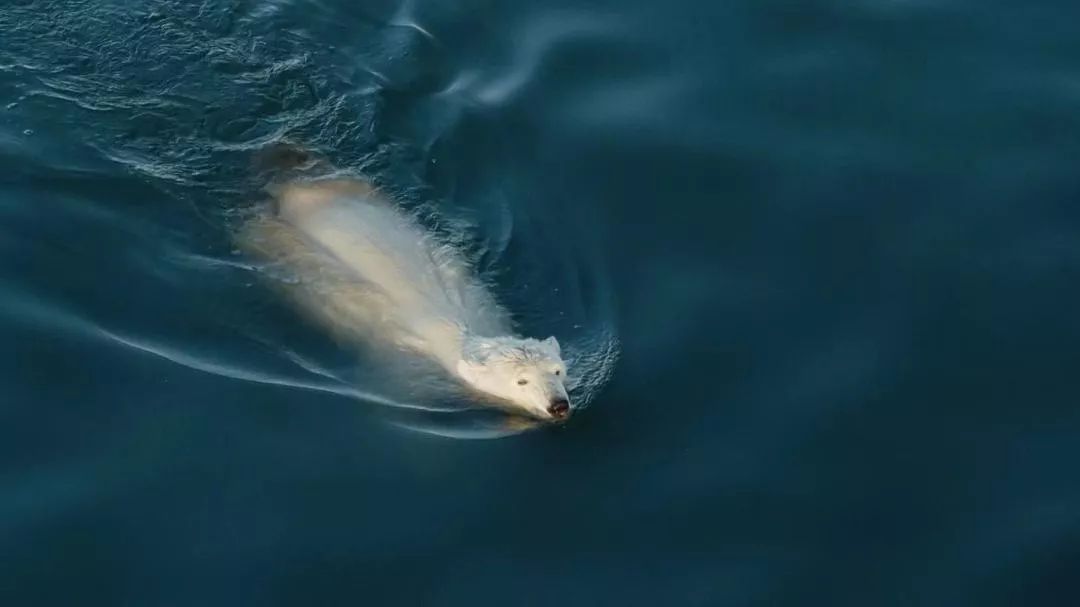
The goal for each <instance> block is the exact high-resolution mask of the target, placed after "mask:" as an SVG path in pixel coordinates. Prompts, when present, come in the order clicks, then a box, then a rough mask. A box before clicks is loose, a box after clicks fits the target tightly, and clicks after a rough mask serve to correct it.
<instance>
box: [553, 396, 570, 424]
mask: <svg viewBox="0 0 1080 607" xmlns="http://www.w3.org/2000/svg"><path fill="white" fill-rule="evenodd" d="M548 413H550V414H551V417H554V418H555V419H566V417H568V416H569V415H570V401H568V400H566V399H565V398H559V399H556V400H553V401H551V406H550V407H548Z"/></svg>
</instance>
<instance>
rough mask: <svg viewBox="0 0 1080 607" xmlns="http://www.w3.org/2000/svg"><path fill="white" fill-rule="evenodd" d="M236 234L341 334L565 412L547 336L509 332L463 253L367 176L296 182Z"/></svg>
mask: <svg viewBox="0 0 1080 607" xmlns="http://www.w3.org/2000/svg"><path fill="white" fill-rule="evenodd" d="M274 195H275V204H274V209H273V210H272V211H268V212H264V213H261V214H259V215H257V216H256V217H255V218H254V219H252V220H251V221H250V222H248V224H247V225H246V227H245V229H244V230H243V232H242V233H241V235H240V241H241V244H242V245H243V246H244V248H246V249H248V250H250V251H253V252H255V253H256V254H258V255H259V256H261V257H262V258H264V259H266V260H268V261H270V262H271V263H276V264H281V265H282V266H284V267H285V268H286V269H287V271H288V273H289V275H290V276H291V280H290V281H289V283H290V286H289V291H290V292H291V294H292V297H293V298H294V299H295V301H296V302H297V303H298V305H299V306H300V307H301V308H302V309H303V310H304V311H305V312H307V313H308V314H309V315H311V316H313V317H315V318H316V319H317V320H318V321H320V322H321V323H322V324H324V325H325V326H326V327H327V328H328V329H330V330H331V331H332V332H333V333H335V334H336V335H337V336H338V337H340V338H343V339H349V340H358V341H365V342H369V343H381V344H389V345H392V346H394V347H397V348H401V349H407V350H409V351H412V352H414V353H417V354H420V355H422V356H426V357H428V358H430V359H431V360H433V361H435V362H436V363H438V364H439V365H440V366H441V367H443V368H444V369H445V370H446V371H447V372H448V373H449V374H450V375H452V376H454V377H457V378H458V379H459V380H462V381H463V382H464V383H465V384H467V385H470V386H472V387H473V388H475V389H477V390H479V391H481V392H484V393H487V394H489V395H492V396H495V397H497V398H499V399H502V400H504V401H507V402H509V403H512V404H514V405H517V407H518V408H519V409H521V410H522V411H523V412H525V413H528V414H530V415H532V416H534V417H539V418H542V419H562V418H565V417H566V416H567V415H568V414H569V402H568V398H567V396H566V389H565V387H564V385H563V381H564V379H565V374H566V373H565V365H564V364H563V362H562V360H561V356H560V353H559V348H558V343H557V342H555V340H554V338H551V339H548V340H545V341H537V340H533V339H527V338H519V337H515V336H513V334H512V331H511V325H510V320H509V315H508V314H507V313H506V312H505V310H503V309H502V308H501V307H500V306H499V305H498V303H497V302H496V301H495V298H494V297H493V296H492V295H491V293H490V292H489V291H488V289H487V288H486V287H485V285H484V284H483V283H482V282H481V281H480V280H479V278H478V277H477V276H476V275H475V274H474V273H473V272H472V270H471V268H470V267H469V265H468V264H467V263H466V261H465V259H464V257H463V256H462V255H461V254H460V253H459V252H458V251H456V250H455V249H454V248H453V247H452V246H450V245H447V244H444V243H441V242H440V241H439V240H438V239H437V238H436V237H434V236H433V235H431V234H430V233H428V232H427V231H426V230H425V229H424V228H423V227H422V226H421V225H420V223H419V222H418V221H416V220H415V219H414V218H413V217H412V216H410V215H408V214H406V213H403V212H402V211H401V210H399V209H398V207H397V206H396V205H395V204H394V203H393V202H391V201H389V200H387V199H385V198H384V197H382V196H381V195H380V194H379V193H378V192H376V191H375V190H374V189H373V188H371V187H370V186H369V185H368V184H367V183H365V182H363V181H358V180H325V181H309V182H304V181H298V182H292V183H288V184H285V185H283V186H280V187H278V188H276V189H275V191H274Z"/></svg>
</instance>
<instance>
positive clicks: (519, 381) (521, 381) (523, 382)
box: [518, 379, 529, 386]
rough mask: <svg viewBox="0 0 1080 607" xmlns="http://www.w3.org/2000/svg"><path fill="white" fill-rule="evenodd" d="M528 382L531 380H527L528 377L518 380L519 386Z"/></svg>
mask: <svg viewBox="0 0 1080 607" xmlns="http://www.w3.org/2000/svg"><path fill="white" fill-rule="evenodd" d="M527 383H529V380H527V379H519V380H518V385H519V386H524V385H525V384H527Z"/></svg>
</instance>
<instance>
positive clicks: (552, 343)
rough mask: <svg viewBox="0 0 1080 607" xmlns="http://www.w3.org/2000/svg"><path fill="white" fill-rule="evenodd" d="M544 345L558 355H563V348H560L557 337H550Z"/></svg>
mask: <svg viewBox="0 0 1080 607" xmlns="http://www.w3.org/2000/svg"><path fill="white" fill-rule="evenodd" d="M544 345H545V346H551V348H552V349H553V350H555V353H556V354H559V355H562V348H560V347H559V340H557V339H555V337H549V338H547V339H545V340H544Z"/></svg>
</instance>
